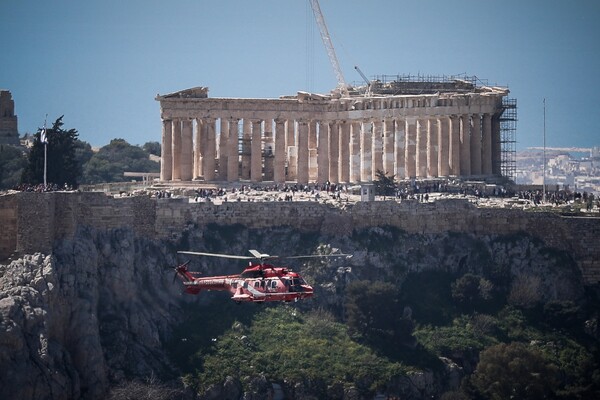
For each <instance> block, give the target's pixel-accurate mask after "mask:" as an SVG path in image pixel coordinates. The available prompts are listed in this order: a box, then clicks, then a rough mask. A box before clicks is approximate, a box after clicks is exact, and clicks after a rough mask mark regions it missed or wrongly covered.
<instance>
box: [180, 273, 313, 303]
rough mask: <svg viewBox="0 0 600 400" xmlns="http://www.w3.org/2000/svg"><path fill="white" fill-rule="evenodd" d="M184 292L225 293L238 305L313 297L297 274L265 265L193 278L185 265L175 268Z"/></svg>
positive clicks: (311, 291) (309, 287)
mask: <svg viewBox="0 0 600 400" xmlns="http://www.w3.org/2000/svg"><path fill="white" fill-rule="evenodd" d="M177 274H178V275H179V276H180V277H181V278H182V280H183V285H184V287H185V292H186V293H189V294H198V293H200V292H201V291H203V290H206V291H211V290H218V291H228V292H230V293H231V299H232V300H234V301H236V302H238V303H241V302H266V301H286V302H289V301H296V300H300V299H305V298H309V297H312V295H313V288H312V287H311V286H310V285H308V284H307V283H306V282H305V281H304V279H303V278H302V277H301V276H300V275H299V274H298V273H296V272H293V271H290V270H288V269H287V268H281V267H273V266H270V265H266V264H259V265H252V264H251V265H250V267H249V268H247V269H246V270H244V272H243V273H242V274H240V275H224V276H211V277H202V278H197V277H194V276H193V275H192V274H191V273H190V272H189V271H188V270H187V266H181V267H178V268H177Z"/></svg>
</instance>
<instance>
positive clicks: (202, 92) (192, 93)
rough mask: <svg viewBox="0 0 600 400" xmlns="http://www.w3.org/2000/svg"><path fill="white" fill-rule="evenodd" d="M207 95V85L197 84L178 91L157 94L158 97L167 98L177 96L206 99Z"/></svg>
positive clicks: (180, 97)
mask: <svg viewBox="0 0 600 400" xmlns="http://www.w3.org/2000/svg"><path fill="white" fill-rule="evenodd" d="M207 97H208V87H205V86H198V87H194V88H190V89H184V90H180V91H178V92H173V93H168V94H163V95H162V96H161V95H157V96H156V98H157V100H158V99H161V98H162V99H169V98H179V99H206V98H207Z"/></svg>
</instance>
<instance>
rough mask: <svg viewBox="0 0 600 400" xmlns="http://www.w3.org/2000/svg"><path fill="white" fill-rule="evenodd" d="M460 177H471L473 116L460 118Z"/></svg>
mask: <svg viewBox="0 0 600 400" xmlns="http://www.w3.org/2000/svg"><path fill="white" fill-rule="evenodd" d="M460 175H461V176H465V177H466V176H471V116H470V115H467V114H465V115H461V116H460Z"/></svg>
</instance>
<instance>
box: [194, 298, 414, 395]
mask: <svg viewBox="0 0 600 400" xmlns="http://www.w3.org/2000/svg"><path fill="white" fill-rule="evenodd" d="M250 306H252V305H250ZM207 350H208V352H207V353H206V355H205V356H204V357H203V360H202V363H201V367H200V368H199V369H198V370H199V372H198V373H190V374H188V375H187V377H186V381H187V382H188V383H189V384H192V385H194V386H196V387H197V388H199V389H206V388H207V387H208V386H210V385H211V384H215V383H220V382H223V381H224V380H225V378H227V377H228V376H231V377H235V378H237V379H240V380H241V382H242V385H243V386H245V385H248V384H249V380H250V378H251V377H253V376H256V375H264V376H266V377H267V379H270V380H272V381H283V380H286V381H287V382H289V383H292V384H293V383H294V382H296V383H302V384H305V385H309V386H310V387H311V388H312V390H313V391H314V392H315V394H316V395H318V396H319V397H320V398H325V397H326V388H327V387H331V386H332V385H336V384H337V385H343V386H353V387H356V388H357V389H358V390H359V391H360V392H361V393H363V394H364V395H373V393H374V392H375V391H376V390H379V389H382V388H384V387H385V385H386V384H387V383H388V382H389V381H390V380H392V378H394V377H396V376H399V375H402V374H404V373H406V371H407V369H406V367H403V366H402V365H401V364H399V363H394V362H390V361H388V360H387V359H385V358H381V357H378V356H377V355H376V354H375V353H374V352H373V351H372V350H370V349H369V348H368V347H366V346H364V345H361V344H358V343H357V342H355V341H353V340H352V339H351V337H350V336H349V334H348V331H347V328H346V326H344V325H343V324H340V323H338V322H336V321H335V319H334V318H333V316H331V315H330V314H328V313H327V312H324V311H322V310H316V311H312V312H308V313H303V312H301V311H299V310H297V309H295V308H293V307H289V306H284V305H278V306H274V307H266V308H265V309H264V310H261V311H260V312H258V313H256V314H255V315H254V316H253V318H252V320H251V322H250V323H247V322H246V323H243V322H240V321H238V320H236V321H234V322H233V324H232V326H231V329H229V330H227V331H226V332H224V333H223V334H222V335H220V336H218V337H215V338H213V339H211V346H210V348H209V349H207ZM204 351H206V350H204ZM187 367H188V368H187V370H188V371H189V370H190V368H189V367H190V365H188V366H187Z"/></svg>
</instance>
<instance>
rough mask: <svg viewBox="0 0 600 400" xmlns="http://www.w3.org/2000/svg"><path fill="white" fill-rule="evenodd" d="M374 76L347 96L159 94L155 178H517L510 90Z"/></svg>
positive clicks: (280, 180) (363, 180)
mask: <svg viewBox="0 0 600 400" xmlns="http://www.w3.org/2000/svg"><path fill="white" fill-rule="evenodd" d="M380 78H381V79H377V80H374V81H372V82H371V83H370V84H369V85H368V87H366V86H362V87H352V88H350V89H349V93H345V94H342V93H340V92H335V91H334V92H332V93H331V94H329V95H323V94H315V93H306V92H298V93H297V95H293V96H282V97H280V98H279V99H256V98H254V99H240V98H209V97H208V88H206V87H197V88H191V89H186V90H182V91H179V92H175V93H170V94H166V95H158V96H157V97H156V100H158V101H159V102H160V107H161V118H162V122H163V132H162V163H161V180H162V181H192V180H201V181H206V182H211V181H227V182H238V181H249V182H263V181H272V182H276V183H283V182H286V181H292V182H297V183H301V184H307V183H309V182H320V183H325V182H331V183H366V182H372V181H373V180H375V179H376V172H377V170H381V171H383V172H384V173H386V174H387V175H395V177H396V178H397V179H427V178H438V177H444V178H445V177H461V178H469V179H472V178H475V179H487V178H494V177H500V176H508V177H512V175H514V174H513V173H512V172H511V170H512V171H513V172H514V168H515V161H514V143H515V138H514V136H513V137H509V136H510V135H509V136H507V135H505V134H503V133H502V132H503V125H506V122H510V123H513V125H510V128H509V129H508V132H509V133H510V134H514V128H513V127H514V122H515V121H516V114H515V113H516V101H514V99H510V100H512V101H509V102H506V101H505V100H508V99H507V98H506V96H507V95H508V93H509V92H508V90H507V89H506V88H500V87H490V86H478V83H479V82H480V80H478V79H476V78H469V79H456V78H452V79H449V78H448V79H446V78H444V79H440V77H427V78H423V79H415V78H417V77H408V78H407V77H402V76H393V77H389V76H382V77H380ZM419 78H420V77H419ZM505 111H510V112H505ZM507 148H508V151H507ZM507 168H508V169H507ZM506 171H508V172H509V173H508V174H507V173H506Z"/></svg>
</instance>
